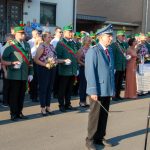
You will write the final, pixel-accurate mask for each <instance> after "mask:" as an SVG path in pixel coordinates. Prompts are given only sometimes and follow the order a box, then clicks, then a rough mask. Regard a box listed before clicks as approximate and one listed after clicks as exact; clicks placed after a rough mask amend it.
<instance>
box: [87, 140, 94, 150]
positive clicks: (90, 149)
mask: <svg viewBox="0 0 150 150" xmlns="http://www.w3.org/2000/svg"><path fill="white" fill-rule="evenodd" d="M85 146H86V147H87V149H88V150H96V147H95V145H94V143H93V142H92V141H90V140H88V139H86V144H85Z"/></svg>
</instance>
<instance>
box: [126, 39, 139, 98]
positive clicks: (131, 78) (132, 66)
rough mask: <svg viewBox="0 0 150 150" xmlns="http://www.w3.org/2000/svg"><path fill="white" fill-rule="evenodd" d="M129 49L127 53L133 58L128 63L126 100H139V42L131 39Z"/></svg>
mask: <svg viewBox="0 0 150 150" xmlns="http://www.w3.org/2000/svg"><path fill="white" fill-rule="evenodd" d="M128 44H129V48H128V51H127V56H129V57H131V58H130V59H129V60H128V61H127V68H126V86H125V98H129V99H136V98H137V85H136V68H137V66H136V59H137V52H136V48H135V47H136V45H137V41H136V39H135V38H131V39H130V40H129V41H128Z"/></svg>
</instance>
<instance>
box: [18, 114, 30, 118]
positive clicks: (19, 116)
mask: <svg viewBox="0 0 150 150" xmlns="http://www.w3.org/2000/svg"><path fill="white" fill-rule="evenodd" d="M18 118H19V119H28V117H27V116H24V114H23V113H21V114H20V115H18Z"/></svg>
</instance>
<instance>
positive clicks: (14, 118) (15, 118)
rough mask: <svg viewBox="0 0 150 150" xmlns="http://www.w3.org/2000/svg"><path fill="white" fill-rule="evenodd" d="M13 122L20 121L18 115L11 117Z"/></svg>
mask: <svg viewBox="0 0 150 150" xmlns="http://www.w3.org/2000/svg"><path fill="white" fill-rule="evenodd" d="M10 119H11V120H12V121H18V117H17V115H11V118H10Z"/></svg>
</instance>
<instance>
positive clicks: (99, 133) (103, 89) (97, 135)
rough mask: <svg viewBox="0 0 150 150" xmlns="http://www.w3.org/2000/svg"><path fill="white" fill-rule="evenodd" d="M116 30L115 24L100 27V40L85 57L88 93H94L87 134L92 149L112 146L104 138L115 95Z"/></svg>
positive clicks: (88, 143) (87, 145) (98, 35)
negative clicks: (100, 146)
mask: <svg viewBox="0 0 150 150" xmlns="http://www.w3.org/2000/svg"><path fill="white" fill-rule="evenodd" d="M112 34H113V30H112V25H108V26H107V27H104V28H102V29H100V30H98V31H97V33H96V35H97V38H98V39H99V43H98V44H97V45H95V46H93V47H92V48H90V49H89V50H88V52H87V54H86V57H85V76H86V80H87V94H88V95H89V97H90V112H89V120H88V136H87V138H86V147H87V148H88V150H96V148H95V145H94V144H99V145H102V146H112V145H111V144H110V143H108V142H107V141H106V140H105V139H104V136H105V134H106V125H107V118H108V113H107V111H109V105H110V98H111V97H112V96H113V95H114V69H113V61H114V60H113V54H112V51H111V49H110V48H109V45H110V44H111V42H112V39H113V37H112ZM106 110H107V111H106Z"/></svg>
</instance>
